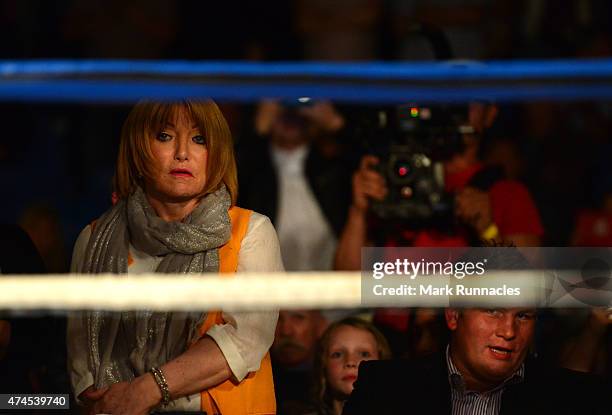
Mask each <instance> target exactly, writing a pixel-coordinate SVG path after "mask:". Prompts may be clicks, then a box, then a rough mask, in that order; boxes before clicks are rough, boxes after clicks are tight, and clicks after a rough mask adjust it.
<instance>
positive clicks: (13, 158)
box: [0, 0, 612, 414]
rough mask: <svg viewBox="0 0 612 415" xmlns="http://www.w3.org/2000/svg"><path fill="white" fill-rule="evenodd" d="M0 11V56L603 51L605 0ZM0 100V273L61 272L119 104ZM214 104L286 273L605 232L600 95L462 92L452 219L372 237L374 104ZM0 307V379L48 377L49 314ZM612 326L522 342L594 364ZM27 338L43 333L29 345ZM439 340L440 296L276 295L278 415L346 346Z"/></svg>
mask: <svg viewBox="0 0 612 415" xmlns="http://www.w3.org/2000/svg"><path fill="white" fill-rule="evenodd" d="M0 10H1V12H0V21H1V22H2V25H3V27H4V28H5V30H6V31H7V33H8V32H10V33H12V36H3V37H2V38H1V39H0V57H1V58H2V59H6V60H9V59H33V58H37V59H38V58H42V59H51V58H57V59H60V58H61V59H190V60H196V59H198V60H199V59H243V60H263V61H277V60H331V61H366V60H367V61H371V60H385V61H410V60H434V59H471V60H487V59H521V58H597V57H609V56H610V55H611V46H612V45H611V43H610V42H611V40H610V39H612V37H611V36H610V27H612V26H611V25H610V24H609V23H610V21H611V20H612V6H611V5H610V4H609V2H607V1H604V0H555V1H552V0H541V1H527V0H523V1H509V0H497V1H492V0H469V1H454V0H435V1H432V0H429V1H419V0H405V1H401V0H341V1H333V2H330V1H322V0H294V1H272V2H258V3H253V2H237V1H224V2H216V3H210V2H195V1H181V2H174V1H165V0H148V1H146V2H145V1H131V2H129V3H126V2H121V1H108V2H105V4H104V5H103V6H100V5H99V4H97V3H90V2H80V1H71V0H64V1H56V2H53V3H51V2H47V1H22V2H17V1H0ZM220 16H222V17H223V18H220ZM440 37H443V39H442V40H441V39H440ZM0 108H1V109H2V114H3V119H4V129H5V131H4V133H5V134H4V136H3V138H2V139H1V140H0V173H1V174H0V183H1V186H2V189H3V193H4V195H5V197H4V198H3V203H2V204H0V212H1V213H2V216H3V222H6V223H16V224H17V223H18V224H19V227H20V228H16V227H10V228H9V227H7V228H6V229H3V230H2V235H0V236H1V237H2V244H3V245H2V246H3V248H2V250H1V251H2V253H4V254H6V253H8V252H11V250H15V251H18V252H19V255H22V256H23V258H21V257H19V256H17V257H11V256H10V255H5V257H3V258H2V261H3V262H2V263H0V273H5V274H8V273H43V272H46V273H63V272H67V271H68V269H69V263H70V251H71V249H72V245H73V244H74V241H75V239H76V236H77V233H78V231H79V230H80V229H81V227H82V225H83V224H84V223H89V222H90V221H91V220H92V219H94V218H96V217H97V216H98V215H99V214H100V213H101V212H103V211H104V210H105V209H106V208H107V207H108V206H109V204H110V202H111V193H112V187H111V183H112V172H113V168H114V163H115V159H116V154H115V149H116V148H117V147H118V145H117V143H118V137H119V130H120V127H121V122H122V121H123V119H125V115H126V114H127V111H128V109H127V107H125V106H123V105H68V104H62V105H49V104H39V103H27V104H24V103H19V104H18V103H2V104H0ZM221 108H222V110H223V112H224V114H225V116H226V118H227V119H228V122H229V123H230V127H231V130H232V133H233V135H234V140H235V142H236V154H237V160H238V172H239V205H240V206H242V207H245V208H249V209H253V210H255V211H257V212H260V213H262V214H265V215H266V216H268V217H269V218H270V219H271V220H272V222H273V223H274V225H275V228H276V230H277V233H278V236H279V241H280V245H281V250H282V255H283V261H284V264H285V268H286V270H287V271H324V270H334V269H343V270H346V269H349V270H357V269H359V267H360V257H359V255H360V249H361V247H362V246H367V245H372V244H374V245H380V244H381V243H382V244H385V245H400V246H415V245H420V246H462V245H472V244H474V243H475V242H474V239H477V240H482V239H488V240H492V241H496V242H499V243H512V244H514V245H516V246H604V247H605V246H607V247H610V246H612V163H611V162H610V160H611V157H610V155H611V154H612V139H611V137H610V135H609V131H610V124H611V122H612V113H611V112H612V106H611V105H610V103H609V102H601V101H591V102H553V101H538V102H522V103H513V104H496V103H491V102H487V103H471V104H466V108H469V111H468V118H467V119H466V120H465V121H466V123H467V124H469V125H470V126H471V127H472V128H473V129H474V131H472V133H471V134H468V135H466V136H464V137H463V141H462V146H461V149H460V150H458V151H456V152H455V153H453V154H451V156H450V157H449V158H448V160H447V161H446V164H445V167H446V172H447V174H448V175H449V176H448V177H447V184H448V183H449V182H450V183H453V186H451V187H449V188H447V191H449V192H452V193H453V194H455V195H456V198H457V199H456V206H455V210H454V212H453V214H454V216H455V217H456V218H457V219H458V222H460V224H459V225H457V226H459V230H457V232H453V234H452V235H451V236H450V237H449V236H448V235H442V236H441V235H440V234H439V232H438V231H437V230H436V231H431V232H430V230H429V229H428V230H427V232H417V233H415V232H412V231H413V230H412V229H406V230H405V232H404V231H403V232H401V233H400V234H396V233H394V234H393V235H391V234H390V233H389V232H388V229H387V228H385V227H384V226H383V225H381V223H380V222H379V221H378V220H377V219H376V218H375V217H373V216H374V215H372V214H371V207H372V203H373V201H375V200H383V199H384V198H385V197H386V195H387V192H388V191H389V189H388V188H387V184H388V183H385V181H384V177H383V175H381V174H380V171H379V170H376V165H377V164H378V163H379V162H380V156H379V155H374V154H372V153H371V152H370V150H371V149H372V148H371V146H369V145H368V144H364V142H366V143H372V142H375V141H376V140H377V137H372V136H371V135H372V133H371V131H370V130H367V131H366V130H364V129H363V128H362V127H363V120H364V119H366V118H368V117H371V116H372V114H376V112H377V111H378V110H379V108H377V107H372V106H365V105H354V104H351V105H346V104H344V103H341V102H334V103H332V102H323V101H319V102H313V103H310V104H309V105H298V104H297V103H296V102H292V101H274V100H262V101H261V102H258V103H255V104H236V103H231V102H227V103H221ZM493 171H495V172H496V173H495V174H497V175H498V176H495V177H493V178H492V179H491V176H487V175H486V174H480V175H479V173H482V172H485V173H487V172H493ZM451 174H452V176H451ZM491 174H493V173H491ZM487 181H490V183H485V182H487ZM483 183H485V184H483ZM491 225H495V226H493V227H492V226H491ZM474 237H475V238H474ZM32 257H34V258H36V259H35V260H32V259H31V258H32ZM7 264H9V265H7ZM24 264H28V266H25V265H24ZM606 313H608V314H606ZM0 318H3V319H2V320H0V367H1V368H2V369H0V379H2V380H0V391H3V392H4V391H9V389H11V388H12V389H15V390H12V389H11V391H15V392H17V391H23V392H60V391H67V390H68V389H69V387H68V380H67V377H66V373H65V372H64V367H65V351H64V347H63V345H64V342H65V341H64V331H65V322H64V321H63V320H62V319H61V318H50V317H44V318H43V317H37V318H25V317H22V316H15V315H9V314H7V315H5V316H3V317H2V316H0ZM611 323H612V319H610V316H609V311H608V312H606V311H605V310H596V309H595V310H589V309H584V310H573V311H558V312H554V313H553V312H546V311H545V312H542V313H541V314H540V316H539V317H538V322H537V327H536V335H535V346H534V347H535V350H536V351H537V353H538V354H540V355H542V356H544V357H545V358H546V359H547V360H549V361H550V362H551V363H553V364H555V365H559V366H563V367H568V368H572V369H575V370H579V371H583V372H594V373H598V374H600V375H604V376H607V377H608V378H610V377H611V376H612V328H611V327H612V324H611ZM32 333H35V335H34V336H35V337H36V339H41V338H44V339H45V340H44V341H45V342H46V343H47V344H50V345H55V346H57V347H50V348H49V349H48V350H47V351H46V352H41V351H40V350H38V351H35V350H34V349H33V348H32V343H33V342H35V341H40V340H34V337H32V336H33V335H32ZM447 337H448V335H447V330H446V327H445V324H444V319H443V318H442V314H441V311H440V310H423V309H418V310H417V309H410V310H402V309H398V310H396V309H388V310H380V311H379V312H371V311H369V312H367V313H364V312H363V310H325V311H320V310H282V311H281V312H280V318H279V322H278V326H277V333H276V339H275V343H274V345H273V347H272V358H273V369H274V376H275V383H276V394H277V399H278V404H279V413H286V414H306V413H320V414H338V413H340V412H339V411H341V408H342V402H343V401H344V400H346V397H347V396H348V394H350V392H351V390H352V385H353V382H354V381H355V379H356V377H357V367H358V365H359V362H360V361H361V360H370V359H386V358H389V357H390V356H391V355H392V354H393V356H395V357H405V358H408V359H415V358H419V357H422V356H423V355H426V354H428V353H431V352H435V351H440V350H442V349H443V348H444V346H445V345H446V342H447V341H448V338H447ZM32 355H36V359H32V358H31V356H32ZM2 373H11V374H15V376H17V377H15V378H11V379H8V378H7V377H5V376H4V375H3V374H2ZM11 376H12V375H11ZM17 381H18V382H17ZM16 385H18V386H16Z"/></svg>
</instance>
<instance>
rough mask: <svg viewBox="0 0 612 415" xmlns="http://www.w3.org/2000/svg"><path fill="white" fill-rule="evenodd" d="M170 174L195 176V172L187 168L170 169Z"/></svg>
mask: <svg viewBox="0 0 612 415" xmlns="http://www.w3.org/2000/svg"><path fill="white" fill-rule="evenodd" d="M170 174H171V175H173V176H174V177H193V174H191V172H190V171H189V170H186V169H174V170H170Z"/></svg>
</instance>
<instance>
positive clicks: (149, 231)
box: [79, 186, 231, 388]
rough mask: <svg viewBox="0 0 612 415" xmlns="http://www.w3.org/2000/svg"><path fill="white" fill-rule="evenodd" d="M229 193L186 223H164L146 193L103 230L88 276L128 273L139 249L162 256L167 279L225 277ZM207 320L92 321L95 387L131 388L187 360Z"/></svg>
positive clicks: (177, 316)
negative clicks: (222, 251) (222, 253)
mask: <svg viewBox="0 0 612 415" xmlns="http://www.w3.org/2000/svg"><path fill="white" fill-rule="evenodd" d="M230 204H231V201H230V196H229V193H228V192H227V190H226V188H225V186H223V187H222V188H220V189H219V190H217V191H216V192H214V193H211V194H209V195H207V196H205V197H204V198H203V199H202V200H201V201H200V203H199V204H198V206H197V207H196V208H195V209H194V210H193V212H191V214H190V215H188V216H187V217H186V218H185V219H184V220H183V221H181V222H166V221H164V220H163V219H161V218H160V217H158V216H157V215H156V213H155V211H154V210H153V208H152V207H151V205H150V204H149V202H148V201H147V198H146V196H145V194H144V192H143V191H142V189H140V188H138V189H137V190H136V192H134V194H133V195H131V196H130V197H128V198H127V200H124V201H120V202H119V203H117V205H115V206H114V207H113V208H111V209H110V210H108V211H107V212H106V213H104V214H103V215H102V216H101V217H100V219H98V221H97V222H96V226H95V229H94V230H93V232H92V235H91V237H90V239H89V242H88V245H87V249H86V251H85V258H84V261H83V263H82V264H81V267H80V269H79V272H81V273H91V274H97V273H127V271H128V250H129V245H130V244H131V245H132V246H133V247H134V248H135V249H137V250H138V251H141V252H144V253H146V254H148V255H151V256H162V257H163V259H162V261H161V262H160V264H159V266H158V267H157V269H156V272H160V273H193V274H200V273H202V272H218V270H219V252H218V249H219V247H221V246H222V245H223V244H225V243H226V242H227V241H228V240H229V238H230V234H231V225H230V219H229V214H228V209H229V207H230ZM205 317H206V313H202V312H193V313H187V312H163V313H162V312H153V311H146V310H145V311H126V312H121V313H110V312H104V311H91V312H88V313H86V316H85V319H86V327H87V339H88V346H89V359H88V364H89V368H90V370H91V372H92V373H93V374H94V380H95V387H96V388H101V387H104V386H107V385H109V384H112V383H116V382H121V381H130V380H132V379H134V378H135V377H137V376H140V375H142V374H143V373H145V372H147V371H148V370H149V369H150V368H151V366H161V365H162V364H164V363H166V362H168V361H169V360H172V359H173V358H175V357H176V356H178V355H180V354H181V353H183V352H184V351H185V350H186V349H187V347H188V346H189V344H190V343H191V342H192V341H193V340H195V339H196V338H197V335H198V333H197V330H198V327H199V325H200V324H201V323H202V322H203V321H204V319H205Z"/></svg>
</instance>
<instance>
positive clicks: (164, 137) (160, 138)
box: [157, 131, 172, 141]
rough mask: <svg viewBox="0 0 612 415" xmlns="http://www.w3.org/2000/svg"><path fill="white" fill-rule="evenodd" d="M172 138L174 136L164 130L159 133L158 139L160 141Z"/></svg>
mask: <svg viewBox="0 0 612 415" xmlns="http://www.w3.org/2000/svg"><path fill="white" fill-rule="evenodd" d="M171 138H172V136H171V135H170V134H168V133H164V132H163V131H162V132H161V133H159V134H157V139H158V140H159V141H168V140H170V139H171Z"/></svg>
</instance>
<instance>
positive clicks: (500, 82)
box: [0, 59, 612, 104]
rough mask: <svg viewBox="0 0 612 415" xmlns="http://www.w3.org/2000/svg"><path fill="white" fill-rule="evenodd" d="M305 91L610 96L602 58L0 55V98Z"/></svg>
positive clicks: (356, 97)
mask: <svg viewBox="0 0 612 415" xmlns="http://www.w3.org/2000/svg"><path fill="white" fill-rule="evenodd" d="M299 96H309V97H312V98H315V99H330V100H335V101H342V102H351V103H365V104H368V103H385V102H386V103H392V102H406V101H412V100H414V101H419V102H455V101H469V100H493V101H497V102H513V101H524V100H557V101H560V100H563V101H569V100H587V99H596V100H606V99H610V98H612V59H592V60H538V61H494V62H487V63H478V62H467V61H466V62H462V61H456V62H432V63H425V62H415V63H383V62H376V63H323V62H303V63H289V62H278V63H272V62H268V63H260V62H236V61H232V62H195V61H194V62H186V61H40V60H37V61H0V100H1V101H22V102H91V103H98V102H102V103H108V102H115V103H116V102H134V101H137V100H139V99H143V98H149V99H168V100H173V99H181V98H183V99H184V98H203V97H211V98H215V99H217V100H221V101H236V102H252V101H257V100H259V99H261V98H264V97H269V98H295V97H299Z"/></svg>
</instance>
